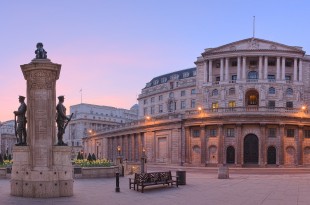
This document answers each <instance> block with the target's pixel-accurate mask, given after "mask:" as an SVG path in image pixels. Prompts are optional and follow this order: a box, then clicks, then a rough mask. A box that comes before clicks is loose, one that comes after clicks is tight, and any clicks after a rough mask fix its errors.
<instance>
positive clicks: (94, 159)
mask: <svg viewBox="0 0 310 205" xmlns="http://www.w3.org/2000/svg"><path fill="white" fill-rule="evenodd" d="M91 158H92V160H93V161H96V155H95V154H94V153H93V154H92V156H91Z"/></svg>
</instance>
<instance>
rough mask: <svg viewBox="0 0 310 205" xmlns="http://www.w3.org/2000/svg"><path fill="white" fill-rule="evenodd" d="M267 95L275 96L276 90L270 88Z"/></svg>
mask: <svg viewBox="0 0 310 205" xmlns="http://www.w3.org/2000/svg"><path fill="white" fill-rule="evenodd" d="M268 93H269V94H276V89H275V88H274V87H270V88H269V91H268Z"/></svg>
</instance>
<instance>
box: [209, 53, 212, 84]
mask: <svg viewBox="0 0 310 205" xmlns="http://www.w3.org/2000/svg"><path fill="white" fill-rule="evenodd" d="M209 82H210V83H213V74H212V60H211V59H210V60H209Z"/></svg>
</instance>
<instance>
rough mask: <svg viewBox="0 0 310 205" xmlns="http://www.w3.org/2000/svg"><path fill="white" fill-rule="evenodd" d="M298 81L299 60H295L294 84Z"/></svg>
mask: <svg viewBox="0 0 310 205" xmlns="http://www.w3.org/2000/svg"><path fill="white" fill-rule="evenodd" d="M296 81H297V58H294V82H296Z"/></svg>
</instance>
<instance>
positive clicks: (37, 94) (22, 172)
mask: <svg viewBox="0 0 310 205" xmlns="http://www.w3.org/2000/svg"><path fill="white" fill-rule="evenodd" d="M60 68H61V65H59V64H55V63H52V62H51V61H50V60H49V59H34V60H33V61H32V62H31V63H29V64H26V65H21V69H22V71H23V74H24V77H25V79H26V81H27V105H28V111H27V121H28V123H27V125H28V126H27V136H28V138H27V145H28V146H15V147H13V161H14V163H13V166H12V175H11V195H14V196H22V197H34V198H50V197H61V196H72V195H73V176H72V163H71V160H70V159H71V147H66V146H53V145H55V144H56V122H55V119H56V117H55V116H56V80H58V78H59V73H60Z"/></svg>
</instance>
